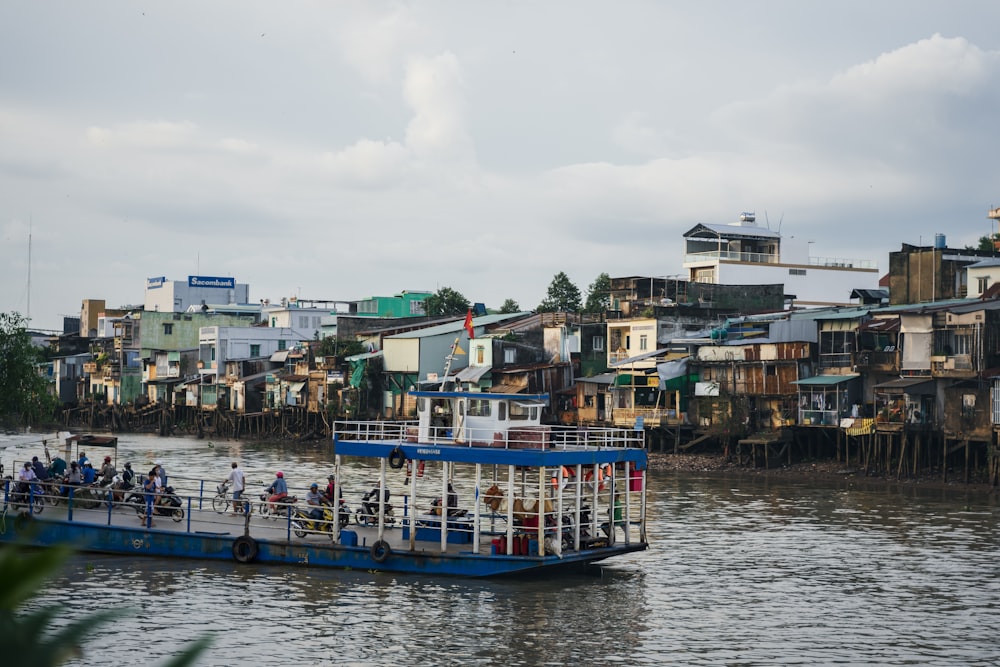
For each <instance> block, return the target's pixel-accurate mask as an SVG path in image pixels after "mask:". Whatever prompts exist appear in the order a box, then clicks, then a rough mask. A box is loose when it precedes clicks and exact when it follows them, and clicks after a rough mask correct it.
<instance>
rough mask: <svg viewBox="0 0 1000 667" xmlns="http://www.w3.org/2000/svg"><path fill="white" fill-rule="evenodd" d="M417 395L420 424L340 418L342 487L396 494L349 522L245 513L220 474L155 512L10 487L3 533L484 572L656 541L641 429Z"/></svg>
mask: <svg viewBox="0 0 1000 667" xmlns="http://www.w3.org/2000/svg"><path fill="white" fill-rule="evenodd" d="M410 396H411V397H412V398H413V400H414V402H415V404H416V415H417V419H415V420H411V421H349V422H337V423H336V425H335V429H334V437H333V443H332V449H333V459H334V483H335V486H336V488H338V489H341V490H344V489H358V488H366V487H367V488H371V487H375V488H376V489H381V490H385V489H388V490H389V491H390V494H389V497H388V499H387V498H386V494H385V493H384V492H381V491H378V490H373V492H372V494H371V495H370V496H369V500H368V503H367V508H366V509H367V510H368V511H362V508H360V507H359V508H356V509H357V512H355V513H354V514H353V515H351V516H352V517H353V519H351V520H346V519H347V515H346V512H345V513H342V514H341V516H339V517H334V516H333V512H332V510H327V511H325V513H324V515H323V517H322V518H321V519H319V520H314V519H312V518H310V517H309V516H308V515H307V512H308V510H309V509H311V508H307V507H305V506H304V505H303V504H302V503H301V502H299V503H297V504H287V505H282V506H281V509H280V511H278V512H273V511H269V510H270V509H271V508H270V505H269V504H268V503H265V502H260V503H258V502H257V500H256V499H252V500H253V502H251V499H246V500H245V501H244V502H243V503H242V505H241V506H240V508H241V511H240V512H239V513H232V512H231V510H232V501H231V499H229V498H228V497H227V495H226V492H225V490H224V489H221V488H219V489H217V488H216V485H215V484H214V483H208V482H198V483H195V484H194V485H193V486H192V487H191V488H186V489H175V493H176V496H177V497H178V498H179V499H180V502H179V503H177V504H176V506H174V507H171V508H168V510H169V512H168V514H167V515H166V516H157V515H156V514H157V512H156V511H154V515H153V516H152V517H149V516H148V514H149V512H148V508H147V506H146V504H145V503H143V502H142V500H137V501H135V503H136V504H132V503H129V502H128V501H127V500H126V499H125V498H124V497H123V496H122V495H121V494H114V492H113V491H110V490H105V491H103V496H98V498H103V502H96V503H95V502H94V501H93V497H89V498H87V502H84V498H85V495H84V494H82V493H81V490H80V489H78V488H74V489H72V490H71V493H70V494H69V495H68V497H65V498H62V497H61V496H60V495H59V494H58V492H57V490H56V489H49V490H44V491H40V492H37V491H35V490H32V491H31V492H29V493H28V494H27V496H26V497H25V496H23V495H22V496H20V497H18V496H17V495H16V494H15V493H14V490H15V487H14V485H16V482H11V481H7V483H6V485H5V490H4V512H3V515H2V516H0V542H14V541H16V542H20V543H22V544H28V545H34V546H48V545H54V544H59V543H68V544H70V545H72V546H74V547H75V548H77V549H79V550H82V551H93V552H104V553H114V554H130V555H144V556H167V557H190V558H207V559H233V560H235V561H237V562H240V563H282V564H302V565H308V566H313V567H334V568H350V569H364V570H375V571H387V572H405V573H422V574H431V575H461V576H470V577H483V576H499V575H511V574H518V573H528V572H539V571H549V570H553V569H568V568H576V567H581V566H586V565H589V564H591V563H594V562H597V561H602V560H604V559H607V558H610V557H613V556H621V555H624V554H628V553H630V552H635V551H640V550H643V549H646V548H647V547H648V543H647V539H646V494H645V489H646V451H645V448H644V444H643V438H642V432H641V431H633V430H626V429H618V428H576V427H563V426H555V425H544V424H542V423H541V421H540V419H541V413H542V408H543V407H544V406H545V405H547V402H548V396H547V395H545V394H534V395H525V394H499V393H498V394H493V393H486V392H463V391H411V392H410ZM67 447H69V443H67ZM216 491H217V493H213V492H216ZM78 494H80V495H79V497H77V495H78ZM345 495H346V494H345ZM213 496H214V497H213ZM299 500H300V501H301V498H300V499H299ZM53 501H57V502H56V503H55V504H54V503H53ZM341 509H342V510H346V505H344V506H342V508H341ZM40 510H44V511H40ZM178 510H181V511H178ZM137 517H138V519H139V520H138V521H137Z"/></svg>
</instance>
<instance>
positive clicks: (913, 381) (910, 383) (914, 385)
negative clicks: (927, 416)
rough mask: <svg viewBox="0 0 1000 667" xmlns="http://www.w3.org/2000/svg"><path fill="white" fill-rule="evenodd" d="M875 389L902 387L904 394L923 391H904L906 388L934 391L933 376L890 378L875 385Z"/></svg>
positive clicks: (931, 392)
mask: <svg viewBox="0 0 1000 667" xmlns="http://www.w3.org/2000/svg"><path fill="white" fill-rule="evenodd" d="M920 385H927V386H926V387H921V386H920ZM875 388H876V389H902V390H904V391H903V393H904V394H919V393H924V392H918V391H906V390H907V389H918V388H919V389H927V390H929V391H927V392H926V393H928V394H933V393H934V379H933V378H926V377H920V378H897V379H895V380H890V381H888V382H883V383H882V384H877V385H875Z"/></svg>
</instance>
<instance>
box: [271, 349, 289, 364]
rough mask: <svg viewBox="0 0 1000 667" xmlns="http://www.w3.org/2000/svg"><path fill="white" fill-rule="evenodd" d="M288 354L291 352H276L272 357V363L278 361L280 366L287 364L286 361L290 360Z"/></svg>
mask: <svg viewBox="0 0 1000 667" xmlns="http://www.w3.org/2000/svg"><path fill="white" fill-rule="evenodd" d="M288 352H289V350H281V351H280V352H275V353H274V354H272V355H271V361H276V362H278V363H279V364H283V363H285V360H286V359H288Z"/></svg>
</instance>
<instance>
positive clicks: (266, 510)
mask: <svg viewBox="0 0 1000 667" xmlns="http://www.w3.org/2000/svg"><path fill="white" fill-rule="evenodd" d="M270 497H271V495H270V494H269V493H268V492H267V491H265V492H264V493H262V494H260V504H259V505H258V506H257V513H258V514H260V515H261V516H262V517H266V518H268V519H279V518H281V517H287V516H288V507H289V506H291V505H294V504H295V503H297V502H298V501H299V499H298V498H296V497H295V496H285V497H284V498H282V499H281V500H276V501H274V503H273V504H272V503H271V501H270V500H268V498H270Z"/></svg>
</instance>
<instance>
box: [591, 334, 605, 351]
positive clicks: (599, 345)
mask: <svg viewBox="0 0 1000 667" xmlns="http://www.w3.org/2000/svg"><path fill="white" fill-rule="evenodd" d="M592 344H593V346H594V351H595V352H603V351H604V336H594V338H593V341H592Z"/></svg>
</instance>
